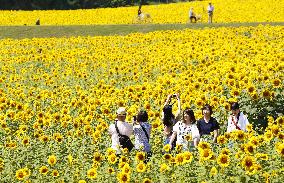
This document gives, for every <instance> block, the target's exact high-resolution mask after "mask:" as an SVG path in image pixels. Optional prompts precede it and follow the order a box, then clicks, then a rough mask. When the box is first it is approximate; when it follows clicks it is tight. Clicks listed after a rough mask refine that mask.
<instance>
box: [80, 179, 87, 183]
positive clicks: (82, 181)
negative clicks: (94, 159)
mask: <svg viewBox="0 0 284 183" xmlns="http://www.w3.org/2000/svg"><path fill="white" fill-rule="evenodd" d="M78 183H87V182H86V181H85V180H79V182H78Z"/></svg>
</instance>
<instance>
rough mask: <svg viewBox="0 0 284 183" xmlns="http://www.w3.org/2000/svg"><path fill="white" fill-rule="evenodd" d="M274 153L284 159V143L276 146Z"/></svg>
mask: <svg viewBox="0 0 284 183" xmlns="http://www.w3.org/2000/svg"><path fill="white" fill-rule="evenodd" d="M276 151H277V152H278V154H280V155H281V156H282V157H284V143H281V144H276Z"/></svg>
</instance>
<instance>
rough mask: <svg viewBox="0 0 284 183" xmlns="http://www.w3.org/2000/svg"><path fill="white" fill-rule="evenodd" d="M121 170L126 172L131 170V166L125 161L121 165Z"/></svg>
mask: <svg viewBox="0 0 284 183" xmlns="http://www.w3.org/2000/svg"><path fill="white" fill-rule="evenodd" d="M122 172H124V173H128V174H129V173H130V172H131V168H130V166H129V164H128V163H125V165H124V166H123V167H122Z"/></svg>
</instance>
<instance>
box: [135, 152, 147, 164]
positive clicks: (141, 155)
mask: <svg viewBox="0 0 284 183" xmlns="http://www.w3.org/2000/svg"><path fill="white" fill-rule="evenodd" d="M135 159H136V161H137V162H140V161H144V160H145V153H144V152H137V153H136V156H135Z"/></svg>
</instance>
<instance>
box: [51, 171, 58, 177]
mask: <svg viewBox="0 0 284 183" xmlns="http://www.w3.org/2000/svg"><path fill="white" fill-rule="evenodd" d="M51 174H52V176H53V177H58V176H59V173H58V171H57V170H53V171H52V173H51Z"/></svg>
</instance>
